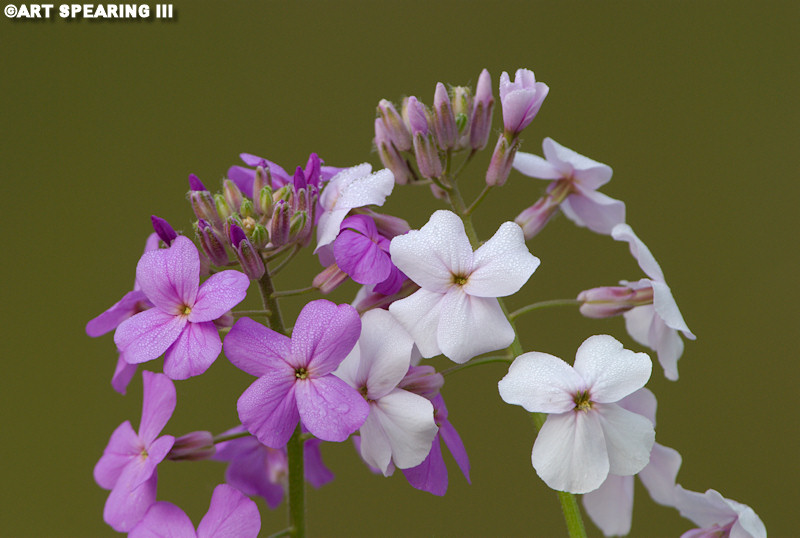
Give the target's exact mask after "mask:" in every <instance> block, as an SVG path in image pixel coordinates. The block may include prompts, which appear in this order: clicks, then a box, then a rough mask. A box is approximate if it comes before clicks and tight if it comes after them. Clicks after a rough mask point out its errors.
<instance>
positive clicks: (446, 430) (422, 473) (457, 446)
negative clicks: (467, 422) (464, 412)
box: [402, 394, 470, 497]
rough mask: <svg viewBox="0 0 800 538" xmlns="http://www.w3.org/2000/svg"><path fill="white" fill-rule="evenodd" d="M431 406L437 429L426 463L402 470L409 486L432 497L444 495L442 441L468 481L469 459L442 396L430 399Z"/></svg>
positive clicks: (445, 487)
mask: <svg viewBox="0 0 800 538" xmlns="http://www.w3.org/2000/svg"><path fill="white" fill-rule="evenodd" d="M431 403H433V420H434V422H435V423H436V425H437V426H438V427H439V431H438V432H436V436H435V437H434V438H433V443H432V444H431V450H430V452H429V453H428V457H426V458H425V460H424V461H423V462H422V463H420V464H419V465H417V466H416V467H412V468H410V469H402V471H403V475H404V476H405V477H406V480H408V483H409V484H411V485H412V486H414V487H415V488H417V489H421V490H423V491H427V492H428V493H432V494H434V495H438V496H440V497H441V496H442V495H444V494H445V493H446V492H447V466H446V465H445V463H444V458H443V457H442V448H441V442H440V441H444V444H445V445H446V446H447V449H448V450H450V453H451V454H452V455H453V459H455V460H456V463H457V464H458V468H459V469H461V472H462V473H463V474H464V478H466V479H467V482H470V480H469V457H468V456H467V450H466V448H464V443H463V442H462V441H461V437H460V436H459V435H458V432H457V431H456V429H455V428H454V427H453V425H452V424H450V421H449V420H447V407H446V406H445V404H444V398H442V395H441V394H437V395H436V396H434V397H433V399H432V400H431Z"/></svg>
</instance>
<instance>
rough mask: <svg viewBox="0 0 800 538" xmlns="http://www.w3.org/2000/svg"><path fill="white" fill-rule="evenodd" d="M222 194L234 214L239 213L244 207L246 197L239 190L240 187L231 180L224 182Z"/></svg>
mask: <svg viewBox="0 0 800 538" xmlns="http://www.w3.org/2000/svg"><path fill="white" fill-rule="evenodd" d="M222 194H223V195H224V196H225V201H226V202H228V207H230V208H231V210H232V211H233V212H238V211H239V208H240V207H241V206H242V200H244V195H243V194H242V191H240V190H239V187H237V186H236V183H234V182H233V181H231V180H230V179H226V180H224V181H223V182H222Z"/></svg>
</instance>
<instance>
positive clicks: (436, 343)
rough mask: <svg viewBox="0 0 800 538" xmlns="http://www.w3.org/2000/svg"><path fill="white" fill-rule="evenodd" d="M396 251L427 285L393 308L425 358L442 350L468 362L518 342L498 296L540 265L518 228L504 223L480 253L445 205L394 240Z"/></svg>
mask: <svg viewBox="0 0 800 538" xmlns="http://www.w3.org/2000/svg"><path fill="white" fill-rule="evenodd" d="M390 252H391V255H392V262H393V263H394V264H395V265H396V266H397V267H398V269H400V270H401V271H403V273H405V274H406V275H407V276H408V277H409V278H410V279H411V280H413V281H414V282H415V283H417V284H418V285H419V286H420V288H421V289H420V290H418V291H417V292H416V293H414V294H413V295H411V296H410V297H408V298H406V299H402V300H400V301H395V302H394V303H392V305H391V306H390V307H389V311H390V312H391V313H392V314H393V315H394V316H395V317H396V318H397V320H398V321H399V322H400V324H401V325H402V326H403V327H404V328H405V329H406V330H407V331H408V332H409V334H411V336H412V337H413V338H414V342H415V343H416V344H417V346H418V347H419V350H420V353H422V356H423V357H426V358H427V357H433V356H435V355H438V354H440V353H442V354H444V355H445V356H447V357H448V358H450V359H452V360H453V361H455V362H459V363H462V362H466V361H467V360H469V359H470V358H472V357H474V356H476V355H479V354H481V353H484V352H486V351H493V350H496V349H502V348H504V347H506V346H508V345H509V344H511V342H512V341H513V340H514V330H513V329H512V327H511V324H510V323H509V322H508V320H507V319H506V317H505V315H504V314H503V311H502V310H501V308H500V304H499V303H498V302H497V297H505V296H506V295H511V294H512V293H516V292H517V291H518V290H519V289H520V288H521V287H522V286H523V285H524V284H525V282H527V281H528V278H530V276H531V275H532V274H533V272H534V271H535V270H536V268H537V267H538V266H539V259H538V258H536V257H535V256H534V255H532V254H531V253H530V252H529V251H528V248H527V247H526V246H525V241H524V239H523V237H522V230H521V229H520V228H519V226H517V225H516V224H514V223H513V222H506V223H503V224H502V225H501V226H500V229H499V230H497V232H496V233H495V234H494V236H493V237H492V238H491V239H489V240H488V241H487V242H486V243H484V244H483V245H481V246H480V247H479V248H478V249H477V250H476V251H475V252H473V251H472V247H471V246H470V244H469V240H468V239H467V234H466V232H465V231H464V224H463V223H462V222H461V219H460V218H458V216H456V214H455V213H452V212H450V211H443V210H440V211H436V212H435V213H434V214H433V215H431V218H430V220H429V221H428V223H427V224H426V225H425V226H423V227H422V228H421V229H420V230H412V231H410V232H408V233H407V234H405V235H401V236H398V237H395V238H394V239H392V244H391V247H390Z"/></svg>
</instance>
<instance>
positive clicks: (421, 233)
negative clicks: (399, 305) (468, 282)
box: [390, 210, 473, 293]
mask: <svg viewBox="0 0 800 538" xmlns="http://www.w3.org/2000/svg"><path fill="white" fill-rule="evenodd" d="M390 253H391V256H392V263H394V264H395V265H396V266H397V268H398V269H400V270H401V271H403V272H404V273H405V274H406V275H408V278H410V279H411V280H413V281H414V282H416V283H417V284H419V285H420V287H422V288H423V289H426V290H429V291H436V292H440V293H444V292H445V291H447V290H448V289H449V288H450V287H452V286H453V275H462V276H464V277H466V276H467V275H469V273H470V272H471V271H472V267H473V262H472V260H473V253H472V247H471V246H470V244H469V239H467V234H466V232H465V231H464V223H462V222H461V219H460V218H458V216H457V215H456V214H455V213H453V212H451V211H444V210H439V211H436V212H435V213H434V214H433V215H431V218H430V220H429V221H428V223H427V224H425V226H423V227H422V228H421V229H419V230H411V231H410V232H408V233H407V234H405V235H398V236H397V237H395V238H393V239H392V243H391V247H390Z"/></svg>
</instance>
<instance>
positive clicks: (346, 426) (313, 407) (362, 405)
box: [295, 375, 369, 442]
mask: <svg viewBox="0 0 800 538" xmlns="http://www.w3.org/2000/svg"><path fill="white" fill-rule="evenodd" d="M295 396H296V398H297V408H298V410H299V411H300V419H301V420H302V421H303V425H304V426H305V427H306V428H308V431H309V432H311V433H312V434H314V436H315V437H319V438H320V439H322V440H323V441H335V442H341V441H344V440H345V439H347V438H348V437H349V435H350V434H351V433H353V432H354V431H356V430H357V429H359V428H360V427H361V425H362V424H364V421H365V420H366V419H367V415H369V404H368V403H367V402H366V400H364V398H363V397H362V396H361V394H360V393H359V392H358V391H356V389H354V388H353V387H351V386H350V385H348V384H347V383H345V382H344V381H342V380H341V379H339V378H338V377H336V376H334V375H326V376H324V377H320V378H316V379H305V380H301V381H298V382H297V383H296V384H295Z"/></svg>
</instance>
